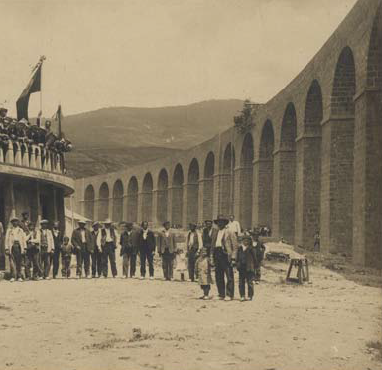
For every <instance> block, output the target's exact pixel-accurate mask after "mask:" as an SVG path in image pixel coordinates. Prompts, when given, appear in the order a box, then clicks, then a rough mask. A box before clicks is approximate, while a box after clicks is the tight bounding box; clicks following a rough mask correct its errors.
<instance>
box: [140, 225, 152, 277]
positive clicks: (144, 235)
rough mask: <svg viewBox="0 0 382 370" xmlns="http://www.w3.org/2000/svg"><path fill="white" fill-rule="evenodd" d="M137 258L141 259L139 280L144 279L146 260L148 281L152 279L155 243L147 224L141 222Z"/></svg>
mask: <svg viewBox="0 0 382 370" xmlns="http://www.w3.org/2000/svg"><path fill="white" fill-rule="evenodd" d="M138 248H139V256H140V258H141V279H144V278H145V277H146V260H147V262H148V264H149V274H150V280H153V279H154V254H155V248H156V241H155V236H154V233H153V232H152V231H151V230H150V229H149V223H148V222H147V221H143V222H142V223H141V230H140V232H139V235H138Z"/></svg>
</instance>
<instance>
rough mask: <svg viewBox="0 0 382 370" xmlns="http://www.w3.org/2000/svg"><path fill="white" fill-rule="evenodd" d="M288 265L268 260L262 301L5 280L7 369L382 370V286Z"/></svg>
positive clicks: (183, 286) (119, 285)
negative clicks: (304, 274)
mask: <svg viewBox="0 0 382 370" xmlns="http://www.w3.org/2000/svg"><path fill="white" fill-rule="evenodd" d="M118 267H119V270H121V269H120V265H119V266H118ZM286 268H287V265H286V264H282V263H270V262H266V264H265V268H264V269H263V278H264V280H263V282H262V283H261V284H260V285H258V286H256V293H255V294H256V298H255V300H254V301H253V302H240V301H239V300H235V301H232V302H221V301H218V300H216V299H213V300H211V301H202V300H199V299H198V297H199V296H200V293H201V291H200V289H199V287H198V285H197V284H195V283H190V282H177V281H173V282H165V281H163V280H161V279H160V278H159V277H158V278H157V279H156V280H154V281H149V280H144V281H141V280H135V279H126V280H125V279H120V278H116V279H112V278H109V279H107V280H106V279H92V280H90V279H89V280H85V279H84V280H76V279H70V280H64V279H59V280H56V281H52V280H51V281H42V282H24V283H12V284H11V283H9V282H7V281H0V292H1V295H0V297H1V298H0V332H1V335H0V369H15V370H16V369H17V370H19V369H38V370H50V369H53V368H56V369H67V370H76V369H78V370H83V369H92V370H93V369H94V370H96V369H99V370H105V369H113V370H117V369H124V370H126V369H131V370H137V369H159V370H161V369H166V370H167V369H168V370H172V369H174V370H175V369H176V370H178V369H180V368H182V369H190V370H195V369H198V368H200V369H216V370H218V369H219V370H222V369H261V370H271V369H282V370H299V369H301V370H309V369H312V370H319V369H322V370H327V369H346V370H351V369H354V370H359V369H373V370H374V369H380V368H381V364H382V362H381V361H382V358H381V350H382V349H381V334H382V330H381V326H382V325H381V314H382V311H381V308H382V294H381V289H380V288H379V287H371V286H365V285H361V284H358V283H356V282H354V281H352V280H349V279H346V278H345V277H344V276H343V275H341V274H340V273H338V272H333V271H331V270H329V269H327V268H323V267H319V266H313V267H312V268H311V277H312V282H311V284H305V285H304V286H295V285H287V284H285V281H284V278H285V274H286ZM158 270H159V269H158ZM158 275H159V273H158ZM175 277H176V278H179V276H178V275H176V276H175ZM236 277H237V276H236ZM236 284H237V283H236ZM236 289H237V285H236ZM213 293H214V294H215V295H216V286H213ZM236 296H238V292H237V290H236Z"/></svg>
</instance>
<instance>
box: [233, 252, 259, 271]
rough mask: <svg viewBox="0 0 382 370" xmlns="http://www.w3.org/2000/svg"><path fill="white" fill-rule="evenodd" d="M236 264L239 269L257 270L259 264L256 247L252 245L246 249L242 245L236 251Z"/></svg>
mask: <svg viewBox="0 0 382 370" xmlns="http://www.w3.org/2000/svg"><path fill="white" fill-rule="evenodd" d="M236 266H237V269H238V270H239V271H246V272H255V269H256V268H257V266H258V260H257V255H256V251H255V248H254V247H252V246H250V247H248V248H247V249H246V250H245V251H244V249H243V247H242V246H240V247H239V248H238V249H237V252H236Z"/></svg>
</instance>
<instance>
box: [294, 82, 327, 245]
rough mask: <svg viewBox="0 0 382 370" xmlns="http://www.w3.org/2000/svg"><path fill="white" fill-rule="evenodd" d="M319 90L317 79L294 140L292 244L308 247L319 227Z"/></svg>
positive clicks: (308, 96)
mask: <svg viewBox="0 0 382 370" xmlns="http://www.w3.org/2000/svg"><path fill="white" fill-rule="evenodd" d="M322 117H323V109H322V93H321V87H320V85H319V83H318V81H317V80H314V81H313V82H312V83H311V85H310V87H309V90H308V93H307V96H306V100H305V118H304V128H303V135H302V137H301V139H300V140H299V141H298V142H297V177H296V244H297V245H301V246H304V247H307V248H310V249H312V248H313V246H314V234H315V233H316V232H317V231H318V232H319V231H320V203H321V201H320V197H321V122H322Z"/></svg>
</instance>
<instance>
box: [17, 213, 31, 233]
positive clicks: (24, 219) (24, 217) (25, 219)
mask: <svg viewBox="0 0 382 370" xmlns="http://www.w3.org/2000/svg"><path fill="white" fill-rule="evenodd" d="M19 225H20V227H21V228H22V229H23V230H24V233H28V231H29V227H28V226H29V212H28V211H24V212H23V213H22V214H21V220H20V224H19Z"/></svg>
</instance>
